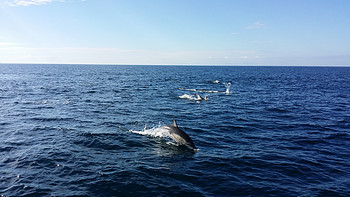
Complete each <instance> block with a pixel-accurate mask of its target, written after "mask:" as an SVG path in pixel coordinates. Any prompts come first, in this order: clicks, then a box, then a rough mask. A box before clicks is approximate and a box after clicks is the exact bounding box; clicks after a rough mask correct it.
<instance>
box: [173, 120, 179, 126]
mask: <svg viewBox="0 0 350 197" xmlns="http://www.w3.org/2000/svg"><path fill="white" fill-rule="evenodd" d="M173 125H174V127H178V126H177V123H176V120H175V119H174V123H173Z"/></svg>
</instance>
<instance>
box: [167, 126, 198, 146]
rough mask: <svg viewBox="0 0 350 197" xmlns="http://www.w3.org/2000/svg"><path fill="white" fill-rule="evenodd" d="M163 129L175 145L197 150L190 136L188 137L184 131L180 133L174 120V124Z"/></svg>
mask: <svg viewBox="0 0 350 197" xmlns="http://www.w3.org/2000/svg"><path fill="white" fill-rule="evenodd" d="M163 128H165V129H167V130H168V131H169V134H170V137H171V138H172V139H173V140H175V141H176V142H177V143H179V144H181V145H186V146H188V147H190V148H193V149H194V150H198V149H197V148H196V146H195V145H194V143H193V141H192V139H191V138H190V136H188V135H187V134H186V133H185V132H184V131H182V130H181V129H180V128H179V127H178V126H177V123H176V120H174V123H173V124H172V125H167V126H164V127H163Z"/></svg>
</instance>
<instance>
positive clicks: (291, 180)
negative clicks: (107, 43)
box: [0, 64, 350, 196]
mask: <svg viewBox="0 0 350 197" xmlns="http://www.w3.org/2000/svg"><path fill="white" fill-rule="evenodd" d="M195 94H199V95H200V96H202V97H203V98H204V97H205V96H206V97H207V98H208V99H207V100H203V99H198V98H197V96H195ZM173 120H176V121H177V123H178V126H179V127H180V128H181V129H182V130H183V131H185V132H186V133H187V134H188V135H189V136H190V137H191V138H192V140H193V142H194V144H195V145H196V147H197V148H198V149H199V150H193V149H190V148H188V147H187V146H183V145H179V144H177V143H176V142H174V141H172V140H171V139H170V138H169V137H166V135H164V131H160V130H161V129H160V128H162V126H164V125H170V124H172V122H173ZM349 123H350V67H262V66H256V67H244V66H233V67H221V66H123V65H59V64H55V65H42V64H41V65H36V64H0V196H349V195H350V148H349V147H350V133H349V132H350V124H349Z"/></svg>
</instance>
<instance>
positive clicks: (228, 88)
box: [223, 82, 232, 94]
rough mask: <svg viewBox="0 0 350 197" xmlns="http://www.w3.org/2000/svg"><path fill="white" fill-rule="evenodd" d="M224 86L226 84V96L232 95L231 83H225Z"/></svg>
mask: <svg viewBox="0 0 350 197" xmlns="http://www.w3.org/2000/svg"><path fill="white" fill-rule="evenodd" d="M223 84H224V85H225V87H226V91H225V93H226V94H230V93H232V92H230V87H231V83H230V82H225V83H223Z"/></svg>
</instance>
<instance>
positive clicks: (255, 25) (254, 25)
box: [246, 22, 265, 29]
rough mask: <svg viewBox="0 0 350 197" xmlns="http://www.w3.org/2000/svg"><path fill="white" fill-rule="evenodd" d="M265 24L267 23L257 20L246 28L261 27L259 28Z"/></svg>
mask: <svg viewBox="0 0 350 197" xmlns="http://www.w3.org/2000/svg"><path fill="white" fill-rule="evenodd" d="M264 26H265V24H263V23H260V22H255V23H254V24H252V25H250V26H247V27H246V29H259V28H262V27H264Z"/></svg>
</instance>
